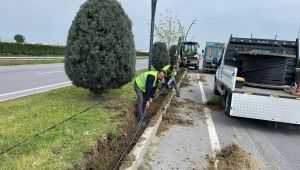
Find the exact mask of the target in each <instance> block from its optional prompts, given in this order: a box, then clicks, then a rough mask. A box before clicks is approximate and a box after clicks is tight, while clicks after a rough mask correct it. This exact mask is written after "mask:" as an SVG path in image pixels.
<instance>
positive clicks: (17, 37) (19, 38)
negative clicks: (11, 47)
mask: <svg viewBox="0 0 300 170" xmlns="http://www.w3.org/2000/svg"><path fill="white" fill-rule="evenodd" d="M14 40H15V41H16V43H24V42H25V37H24V36H23V35H21V34H16V35H15V36H14Z"/></svg>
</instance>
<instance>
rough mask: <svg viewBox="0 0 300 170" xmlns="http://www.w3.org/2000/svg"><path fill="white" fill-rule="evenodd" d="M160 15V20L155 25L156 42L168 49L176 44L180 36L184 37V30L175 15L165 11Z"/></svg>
mask: <svg viewBox="0 0 300 170" xmlns="http://www.w3.org/2000/svg"><path fill="white" fill-rule="evenodd" d="M160 15H161V17H162V19H160V20H159V22H158V24H155V36H156V37H157V38H158V41H161V42H164V43H166V44H167V47H168V49H169V48H170V47H171V46H172V45H174V44H176V43H177V42H178V39H179V37H180V36H184V34H185V29H184V26H183V25H182V24H181V22H180V20H179V19H178V17H177V15H173V14H172V12H171V11H169V10H166V11H165V13H164V14H160Z"/></svg>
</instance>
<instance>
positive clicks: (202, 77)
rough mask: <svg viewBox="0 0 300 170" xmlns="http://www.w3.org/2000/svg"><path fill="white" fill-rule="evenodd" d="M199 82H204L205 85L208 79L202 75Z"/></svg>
mask: <svg viewBox="0 0 300 170" xmlns="http://www.w3.org/2000/svg"><path fill="white" fill-rule="evenodd" d="M199 81H201V82H204V83H206V82H207V80H206V77H205V76H204V75H200V77H199Z"/></svg>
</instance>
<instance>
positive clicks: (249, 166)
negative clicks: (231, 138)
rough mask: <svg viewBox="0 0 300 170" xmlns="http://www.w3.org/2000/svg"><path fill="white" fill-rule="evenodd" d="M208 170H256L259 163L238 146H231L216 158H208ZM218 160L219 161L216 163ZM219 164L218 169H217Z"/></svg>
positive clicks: (224, 148)
mask: <svg viewBox="0 0 300 170" xmlns="http://www.w3.org/2000/svg"><path fill="white" fill-rule="evenodd" d="M207 160H208V162H209V167H208V168H206V169H208V170H217V169H218V170H219V169H220V170H255V169H257V163H256V161H255V160H254V159H253V158H252V156H251V154H250V153H247V152H246V151H244V150H243V149H242V148H240V147H239V146H238V145H237V144H229V145H227V146H225V147H223V148H222V149H221V151H219V152H218V153H217V154H216V158H212V157H209V156H207ZM216 160H218V161H217V162H216ZM215 163H217V168H216V167H215Z"/></svg>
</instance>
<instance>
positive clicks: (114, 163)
mask: <svg viewBox="0 0 300 170" xmlns="http://www.w3.org/2000/svg"><path fill="white" fill-rule="evenodd" d="M165 89H166V88H164V89H163V90H161V91H160V92H159V93H158V95H157V96H156V97H155V98H154V99H153V100H156V99H157V97H159V96H160V95H161V94H162V92H163V91H164V90H165ZM146 113H147V108H145V111H144V113H143V115H142V117H141V119H140V121H139V124H138V126H137V128H136V130H135V132H134V133H133V134H132V135H131V137H130V138H129V139H128V140H127V141H126V143H125V145H124V146H123V148H122V151H121V152H120V154H119V155H118V156H117V158H116V159H115V160H114V161H113V162H112V163H111V166H110V168H109V169H110V170H115V169H116V168H118V166H119V164H120V162H121V160H122V159H123V157H124V156H125V154H126V153H127V151H128V149H129V147H130V145H131V144H132V142H133V140H134V138H135V137H136V135H137V133H138V132H139V131H140V128H141V125H142V124H143V121H144V119H145V115H146Z"/></svg>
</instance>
